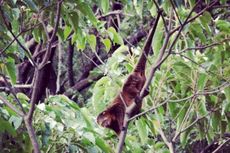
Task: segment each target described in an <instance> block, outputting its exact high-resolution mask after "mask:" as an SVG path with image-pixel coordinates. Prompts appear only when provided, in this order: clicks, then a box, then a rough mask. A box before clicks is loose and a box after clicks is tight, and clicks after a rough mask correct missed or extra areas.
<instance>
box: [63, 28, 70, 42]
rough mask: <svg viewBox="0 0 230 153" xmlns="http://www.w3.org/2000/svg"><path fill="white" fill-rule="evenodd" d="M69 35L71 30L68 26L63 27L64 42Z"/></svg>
mask: <svg viewBox="0 0 230 153" xmlns="http://www.w3.org/2000/svg"><path fill="white" fill-rule="evenodd" d="M70 33H71V28H70V27H69V26H65V29H64V40H66V39H67V38H68V36H69V35H70Z"/></svg>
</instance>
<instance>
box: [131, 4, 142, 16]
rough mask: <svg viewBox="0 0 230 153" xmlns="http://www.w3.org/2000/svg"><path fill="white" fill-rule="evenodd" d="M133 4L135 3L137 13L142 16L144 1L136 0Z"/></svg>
mask: <svg viewBox="0 0 230 153" xmlns="http://www.w3.org/2000/svg"><path fill="white" fill-rule="evenodd" d="M133 4H134V7H135V9H136V12H137V14H138V15H139V16H140V17H141V18H142V14H143V13H142V11H143V1H138V0H134V1H133Z"/></svg>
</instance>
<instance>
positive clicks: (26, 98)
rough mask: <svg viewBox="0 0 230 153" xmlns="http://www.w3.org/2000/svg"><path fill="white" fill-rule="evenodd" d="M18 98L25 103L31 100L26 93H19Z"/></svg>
mask: <svg viewBox="0 0 230 153" xmlns="http://www.w3.org/2000/svg"><path fill="white" fill-rule="evenodd" d="M17 98H18V99H20V100H25V101H29V100H30V98H29V97H28V96H27V95H25V94H24V93H21V92H19V93H17Z"/></svg>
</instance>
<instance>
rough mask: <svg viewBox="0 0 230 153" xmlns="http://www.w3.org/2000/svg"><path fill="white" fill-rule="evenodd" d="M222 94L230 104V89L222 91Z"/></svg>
mask: <svg viewBox="0 0 230 153" xmlns="http://www.w3.org/2000/svg"><path fill="white" fill-rule="evenodd" d="M224 94H225V96H226V98H227V101H228V103H230V87H227V88H225V89H224Z"/></svg>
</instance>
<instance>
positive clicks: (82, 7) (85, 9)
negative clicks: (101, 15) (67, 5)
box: [77, 2, 97, 26]
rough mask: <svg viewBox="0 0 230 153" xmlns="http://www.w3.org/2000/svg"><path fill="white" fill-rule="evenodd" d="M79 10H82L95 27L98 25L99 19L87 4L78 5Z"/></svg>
mask: <svg viewBox="0 0 230 153" xmlns="http://www.w3.org/2000/svg"><path fill="white" fill-rule="evenodd" d="M77 8H78V10H80V11H81V12H82V13H83V14H84V15H85V16H87V17H88V18H89V20H90V21H91V22H92V23H93V25H94V26H96V25H97V18H96V17H95V15H94V13H93V11H92V9H91V8H90V7H89V5H88V4H87V3H85V2H80V3H78V5H77Z"/></svg>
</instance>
